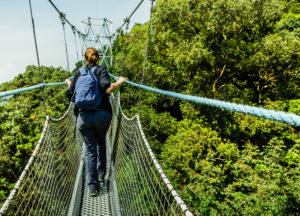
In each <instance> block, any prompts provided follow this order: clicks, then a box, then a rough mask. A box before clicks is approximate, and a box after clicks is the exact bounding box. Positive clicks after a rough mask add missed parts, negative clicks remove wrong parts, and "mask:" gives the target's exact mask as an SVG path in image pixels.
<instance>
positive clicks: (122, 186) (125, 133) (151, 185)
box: [0, 0, 300, 216]
mask: <svg viewBox="0 0 300 216" xmlns="http://www.w3.org/2000/svg"><path fill="white" fill-rule="evenodd" d="M49 3H50V4H51V5H52V6H53V8H54V9H55V10H56V11H57V12H58V14H59V17H60V19H61V21H62V26H63V30H64V40H65V51H66V60H67V69H68V70H69V68H70V66H69V58H68V48H67V40H66V37H65V25H66V24H68V25H69V26H70V27H71V29H72V30H73V33H74V38H75V44H76V52H77V58H78V61H79V60H80V59H79V54H78V48H77V37H79V39H80V41H81V45H82V47H81V53H83V51H84V49H85V48H86V47H87V46H88V45H89V46H95V47H97V48H99V49H100V50H103V52H102V54H101V55H102V56H101V57H102V58H101V61H102V62H101V64H105V65H111V64H112V63H113V56H112V46H111V44H112V42H113V40H114V38H116V37H117V35H118V34H119V32H120V30H121V29H122V28H123V27H124V26H126V31H127V29H128V24H129V21H130V18H131V17H132V15H133V14H134V13H135V11H136V10H137V9H138V8H139V6H140V5H141V4H142V3H143V0H142V1H140V2H139V4H138V5H137V6H136V8H135V9H134V10H133V12H132V13H131V14H130V15H129V16H128V17H127V18H125V19H124V23H123V24H122V25H121V27H119V28H118V29H117V31H116V33H114V34H112V33H111V31H112V29H111V26H110V25H111V22H110V21H109V20H107V19H103V20H95V19H91V18H88V19H87V20H85V21H83V23H85V24H86V28H85V33H82V32H81V31H79V30H78V29H77V28H76V27H75V26H74V25H72V24H71V22H70V21H69V20H67V18H66V15H65V14H64V13H62V12H61V11H60V10H59V9H58V8H57V7H56V6H55V4H54V3H53V2H52V1H51V0H49ZM151 3H152V4H151V9H150V11H151V13H150V14H152V9H153V4H154V0H151ZM29 6H30V11H31V17H32V26H33V33H34V39H35V47H36V55H37V61H38V65H39V68H40V62H39V54H38V47H37V43H36V35H35V26H34V19H33V13H32V7H31V1H30V0H29ZM93 22H101V24H100V26H102V28H101V30H100V31H98V32H97V29H94V27H93ZM150 26H151V15H150V22H149V26H148V34H147V43H146V47H145V58H144V67H143V75H144V72H145V66H146V60H147V50H148V44H149V43H148V42H149V35H150ZM40 74H41V69H40ZM110 76H112V77H113V78H114V79H118V77H117V76H114V75H113V74H110ZM40 78H41V83H40V84H39V85H36V86H31V87H26V88H22V89H16V90H13V91H7V92H0V98H6V100H9V98H10V97H12V96H13V95H16V94H20V93H22V92H26V91H31V90H33V89H38V88H43V89H44V88H45V87H48V86H57V85H65V82H59V83H44V81H43V78H42V76H40ZM126 82H127V84H129V85H133V86H135V87H137V88H140V89H144V90H147V91H152V92H155V93H158V94H162V95H166V96H170V97H174V98H178V99H181V100H187V101H190V102H194V103H199V104H203V105H207V106H213V107H218V108H222V109H226V110H229V111H234V112H240V113H244V114H249V115H254V116H258V117H262V118H266V119H270V120H273V121H279V122H284V123H286V124H289V125H292V126H296V127H299V126H300V116H298V115H296V114H293V113H285V112H279V111H274V110H268V109H264V108H260V107H253V106H246V105H241V104H235V103H229V102H225V101H220V100H215V99H209V98H202V97H197V96H191V95H184V94H180V93H175V92H170V91H166V90H161V89H156V88H152V87H149V86H146V85H143V83H142V82H143V78H142V81H141V83H134V82H131V81H126ZM43 100H44V106H45V112H46V114H47V108H46V103H45V98H44V97H43ZM110 103H111V105H112V108H113V120H112V124H111V126H110V128H109V131H108V133H107V136H106V140H107V152H106V154H107V168H106V169H107V175H106V178H105V181H104V182H103V183H102V185H101V191H100V195H99V196H98V197H97V198H94V197H90V196H89V191H88V189H87V179H86V178H87V177H86V170H85V160H84V144H83V139H82V137H81V135H80V133H79V131H78V130H77V129H76V127H75V117H74V115H73V112H72V110H73V108H74V104H73V103H71V104H70V106H69V108H68V110H67V111H66V112H65V114H64V115H63V116H62V117H61V118H58V119H53V118H51V117H50V116H49V115H46V119H45V123H44V128H43V131H42V134H41V137H40V139H39V141H38V143H37V145H36V147H35V150H34V152H33V154H32V156H31V157H30V159H29V161H28V163H27V165H26V167H25V169H24V171H23V172H22V174H21V176H20V178H19V180H18V181H17V183H16V185H15V187H14V188H13V190H12V191H11V193H10V195H9V197H8V199H7V200H6V202H5V203H4V204H3V206H2V207H1V210H0V215H55V216H56V215H188V216H189V215H193V214H192V213H191V212H190V210H189V209H188V207H187V206H186V205H185V203H184V201H183V200H182V199H181V197H180V196H179V195H178V193H177V192H176V190H175V189H174V188H173V186H172V185H171V183H170V181H169V180H168V178H167V176H166V175H165V173H164V172H163V170H162V168H161V166H160V164H159V162H158V160H157V159H156V157H155V155H154V154H153V152H152V150H151V148H150V145H149V143H148V141H147V138H146V137H145V134H144V132H143V129H142V126H141V121H140V117H139V112H138V113H137V114H136V115H135V116H134V117H132V118H129V117H127V116H126V115H125V114H124V113H123V111H122V109H121V103H120V92H119V93H117V94H116V95H113V94H112V95H111V96H110ZM139 107H140V106H139ZM74 131H75V136H74Z"/></svg>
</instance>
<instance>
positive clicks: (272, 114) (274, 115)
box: [109, 74, 300, 127]
mask: <svg viewBox="0 0 300 216" xmlns="http://www.w3.org/2000/svg"><path fill="white" fill-rule="evenodd" d="M109 75H110V76H112V77H113V78H114V79H118V77H117V76H114V75H113V74H109ZM126 83H128V84H130V85H132V86H135V87H138V88H141V89H145V90H147V91H151V92H155V93H158V94H161V95H166V96H170V97H173V98H178V99H181V100H186V101H190V102H194V103H199V104H203V105H208V106H213V107H217V108H223V109H226V110H229V111H234V112H240V113H244V114H249V115H253V116H258V117H262V118H266V119H270V120H273V121H279V122H283V123H286V124H289V125H292V126H295V127H299V126H300V116H299V115H296V114H294V113H286V112H282V111H275V110H270V109H265V108H261V107H255V106H249V105H243V104H236V103H231V102H226V101H221V100H217V99H210V98H204V97H200V96H192V95H186V94H181V93H176V92H171V91H166V90H161V89H157V88H152V87H149V86H146V85H142V84H137V83H134V82H131V81H129V80H126Z"/></svg>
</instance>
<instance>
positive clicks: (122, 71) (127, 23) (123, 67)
mask: <svg viewBox="0 0 300 216" xmlns="http://www.w3.org/2000/svg"><path fill="white" fill-rule="evenodd" d="M125 21H126V28H125V35H124V36H126V35H127V33H128V29H129V23H130V20H129V19H128V18H126V19H125ZM122 51H123V57H124V58H125V56H126V55H125V37H124V43H123V50H122ZM124 61H125V59H124ZM124 61H122V70H121V74H120V75H121V76H123V74H124V70H125V65H124Z"/></svg>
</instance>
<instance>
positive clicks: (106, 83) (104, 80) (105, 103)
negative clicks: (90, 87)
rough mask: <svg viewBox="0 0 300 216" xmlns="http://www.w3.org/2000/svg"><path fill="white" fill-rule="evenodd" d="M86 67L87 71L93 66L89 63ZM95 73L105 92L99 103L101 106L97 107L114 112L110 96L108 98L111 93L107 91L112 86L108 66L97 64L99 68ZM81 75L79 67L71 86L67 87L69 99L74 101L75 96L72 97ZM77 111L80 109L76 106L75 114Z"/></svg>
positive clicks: (100, 86) (101, 90)
mask: <svg viewBox="0 0 300 216" xmlns="http://www.w3.org/2000/svg"><path fill="white" fill-rule="evenodd" d="M84 69H85V71H87V69H91V67H90V65H89V64H87V65H86V66H85V68H84ZM94 74H95V76H96V77H97V80H98V83H99V90H100V92H101V93H102V94H103V98H102V101H101V104H100V105H99V107H98V108H97V109H104V110H106V111H108V112H109V113H112V109H111V105H110V103H109V98H108V96H109V95H108V94H106V93H105V92H106V90H107V89H108V88H109V87H110V79H109V76H108V72H107V70H106V67H104V66H98V65H97V68H96V70H95V71H94ZM79 76H80V71H79V69H78V70H76V71H75V74H74V77H73V80H72V83H71V85H70V88H69V89H67V91H66V96H67V97H68V98H69V100H72V101H73V102H74V97H72V96H73V95H74V91H75V85H76V81H77V79H78V77H79ZM76 113H78V109H77V108H76V107H75V114H76Z"/></svg>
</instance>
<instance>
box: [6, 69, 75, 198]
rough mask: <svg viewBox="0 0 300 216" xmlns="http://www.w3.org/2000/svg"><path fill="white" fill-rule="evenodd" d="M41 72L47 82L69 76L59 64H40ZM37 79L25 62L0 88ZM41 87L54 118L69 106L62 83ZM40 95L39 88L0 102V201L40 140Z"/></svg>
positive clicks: (41, 107)
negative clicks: (20, 70)
mask: <svg viewBox="0 0 300 216" xmlns="http://www.w3.org/2000/svg"><path fill="white" fill-rule="evenodd" d="M42 75H43V79H44V80H45V82H48V83H50V82H60V81H62V80H64V79H65V78H66V77H69V76H70V74H69V73H68V72H66V71H63V70H62V69H61V68H52V67H50V68H49V67H42ZM39 83H40V77H39V71H38V68H37V67H35V66H28V67H27V68H26V71H25V73H23V74H19V75H18V76H17V77H16V78H15V79H14V80H12V81H11V82H7V83H3V84H2V85H1V86H0V89H1V91H8V90H13V89H16V88H23V87H28V86H32V85H37V84H39ZM44 90H45V94H44V95H45V99H46V104H47V113H48V114H49V115H50V116H52V117H54V118H56V117H58V116H60V115H61V114H62V113H63V112H64V111H65V110H66V109H67V106H68V102H67V100H66V97H65V91H64V90H65V86H63V87H57V86H56V87H47V88H45V89H44ZM42 95H43V90H42V89H37V90H33V91H30V92H27V93H22V94H20V95H15V96H14V97H13V98H11V99H10V100H9V101H8V102H7V103H5V104H4V105H2V106H0V119H1V125H0V137H1V139H0V176H1V178H0V203H2V202H4V200H5V199H6V198H7V196H8V194H9V192H10V190H11V189H12V188H13V186H14V184H15V183H16V181H17V179H18V178H19V176H20V174H21V172H22V170H23V169H24V167H25V165H26V163H27V161H28V159H29V157H30V155H31V154H32V152H33V151H34V148H35V145H36V144H37V142H38V140H39V137H40V134H41V131H42V127H43V123H44V121H45V110H44V105H43V96H42Z"/></svg>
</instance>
